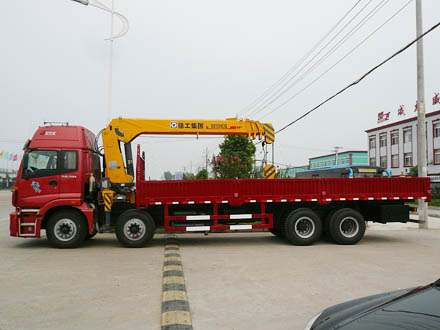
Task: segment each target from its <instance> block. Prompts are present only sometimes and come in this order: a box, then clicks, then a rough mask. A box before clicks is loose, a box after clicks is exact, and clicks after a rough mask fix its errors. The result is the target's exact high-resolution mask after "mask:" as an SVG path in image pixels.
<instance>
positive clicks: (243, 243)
mask: <svg viewBox="0 0 440 330" xmlns="http://www.w3.org/2000/svg"><path fill="white" fill-rule="evenodd" d="M10 209H11V208H10V206H9V193H4V192H0V219H1V220H0V293H1V294H0V329H2V330H9V329H102V328H106V329H159V328H160V317H161V287H162V267H163V255H164V249H163V247H164V242H165V241H164V237H163V235H156V236H155V239H154V241H153V244H152V245H151V246H150V247H148V248H145V249H126V248H122V247H120V245H119V244H118V242H117V241H116V239H115V238H114V237H113V235H98V236H97V237H95V238H94V239H92V240H91V241H90V242H88V243H86V245H85V246H84V247H83V248H80V249H74V250H57V249H52V248H50V247H49V246H48V244H47V242H46V240H45V239H18V238H11V237H9V236H8V235H9V233H8V220H6V218H7V216H8V212H9V211H10ZM431 220H432V221H436V222H433V224H435V226H436V227H440V226H438V224H439V223H440V220H439V219H437V218H431ZM439 238H440V230H439V229H430V230H419V229H417V225H415V224H409V225H402V224H392V225H385V226H384V225H376V224H375V225H370V226H369V228H368V231H367V234H366V236H365V238H364V239H363V240H362V241H361V242H360V243H359V244H358V245H355V246H338V245H334V244H331V243H329V242H326V241H321V242H319V243H318V244H315V245H314V246H309V247H297V246H291V245H288V244H287V243H285V242H284V241H281V240H279V239H277V238H276V237H274V236H272V235H271V234H270V233H231V234H210V235H209V236H203V235H199V234H189V235H178V241H179V243H180V253H181V258H182V263H183V270H184V276H185V281H186V287H187V294H188V300H189V304H190V309H191V314H192V321H193V326H194V329H196V330H207V329H208V330H217V329H218V330H220V329H221V330H225V329H235V330H243V329H244V330H247V329H252V330H253V329H274V330H276V329H302V328H303V327H304V325H305V323H306V322H307V320H308V319H309V318H310V317H311V316H312V315H314V314H315V313H317V312H319V311H320V310H321V309H323V308H325V307H326V306H329V305H332V304H336V303H339V302H342V301H345V300H348V299H353V298H357V297H360V296H364V295H369V294H375V293H378V292H382V291H387V290H394V289H399V288H405V287H412V286H416V285H419V284H424V283H427V282H430V281H433V280H436V279H437V278H439V277H440V265H439V263H438V251H440V240H439Z"/></svg>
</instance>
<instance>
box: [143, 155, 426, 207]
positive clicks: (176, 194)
mask: <svg viewBox="0 0 440 330" xmlns="http://www.w3.org/2000/svg"><path fill="white" fill-rule="evenodd" d="M136 174H137V176H136V178H137V179H136V204H137V207H140V208H142V207H146V206H147V205H164V204H198V203H205V204H209V203H228V204H231V205H241V204H243V203H258V202H304V201H310V202H318V203H320V204H326V203H330V202H332V201H340V200H342V201H344V200H399V199H403V200H408V199H410V200H412V199H424V200H426V201H429V200H430V199H431V192H430V179H429V178H401V177H398V178H387V177H384V178H320V179H272V180H269V179H218V180H175V181H145V180H144V161H143V159H142V158H141V157H140V156H139V157H138V162H137V173H136Z"/></svg>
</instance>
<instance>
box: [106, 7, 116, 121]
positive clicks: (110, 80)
mask: <svg viewBox="0 0 440 330" xmlns="http://www.w3.org/2000/svg"><path fill="white" fill-rule="evenodd" d="M111 10H112V11H111V20H110V39H109V42H110V47H109V50H110V56H109V61H108V62H109V65H108V103H107V124H108V123H110V118H111V113H112V97H113V95H112V93H113V40H114V39H113V26H114V17H115V15H114V14H115V1H114V0H112V6H111Z"/></svg>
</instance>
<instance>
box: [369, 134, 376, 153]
mask: <svg viewBox="0 0 440 330" xmlns="http://www.w3.org/2000/svg"><path fill="white" fill-rule="evenodd" d="M369 145H370V150H371V149H376V137H375V136H370V138H369Z"/></svg>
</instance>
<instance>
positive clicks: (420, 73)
mask: <svg viewBox="0 0 440 330" xmlns="http://www.w3.org/2000/svg"><path fill="white" fill-rule="evenodd" d="M416 26H417V29H416V30H417V37H419V36H420V35H421V34H422V33H423V24H422V0H416ZM425 122H426V121H425V77H424V67H423V38H421V39H419V40H418V41H417V165H418V172H419V173H418V174H419V177H426V176H427V168H426V167H427V163H426V127H425ZM418 213H419V221H420V222H419V228H422V229H428V204H427V203H426V202H425V201H424V200H423V199H419V205H418Z"/></svg>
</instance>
